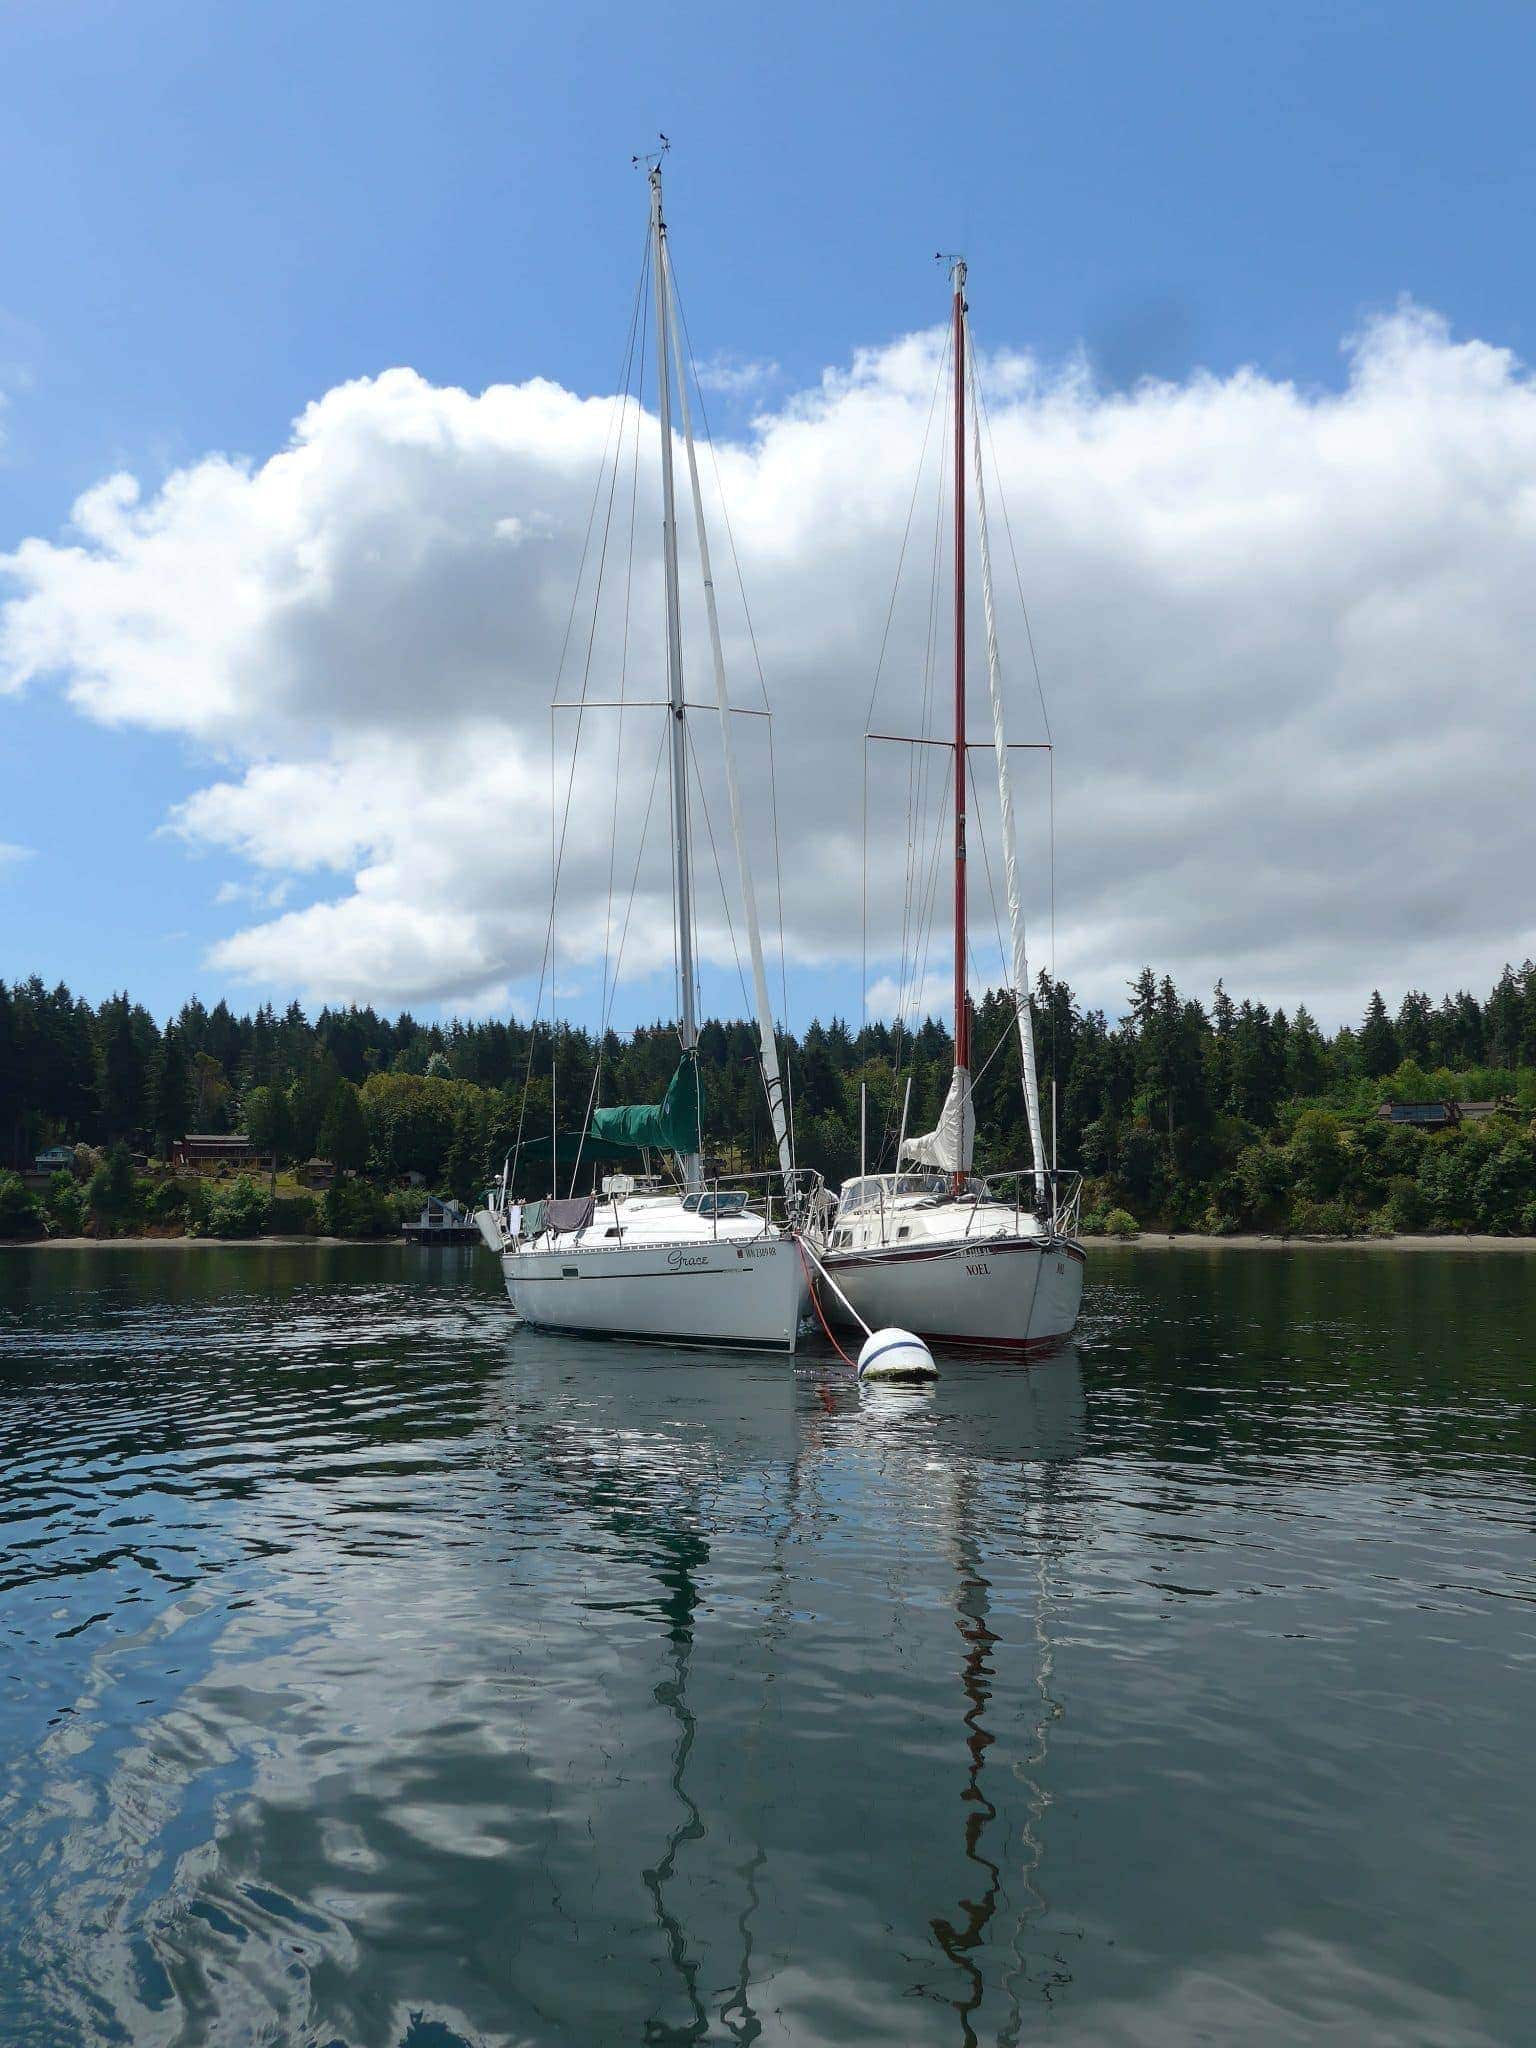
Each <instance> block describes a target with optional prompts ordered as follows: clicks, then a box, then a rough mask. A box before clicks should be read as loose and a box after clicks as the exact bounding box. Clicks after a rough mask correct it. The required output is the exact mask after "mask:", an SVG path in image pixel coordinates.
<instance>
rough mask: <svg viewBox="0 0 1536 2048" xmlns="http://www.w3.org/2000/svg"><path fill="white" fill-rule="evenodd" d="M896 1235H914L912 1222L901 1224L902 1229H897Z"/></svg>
mask: <svg viewBox="0 0 1536 2048" xmlns="http://www.w3.org/2000/svg"><path fill="white" fill-rule="evenodd" d="M896 1235H897V1236H898V1237H910V1236H911V1235H912V1226H911V1224H910V1223H903V1225H902V1226H901V1228H900V1230H898V1231H897V1233H896Z"/></svg>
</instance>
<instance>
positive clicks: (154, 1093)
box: [149, 1024, 192, 1159]
mask: <svg viewBox="0 0 1536 2048" xmlns="http://www.w3.org/2000/svg"><path fill="white" fill-rule="evenodd" d="M191 1121H192V1076H191V1074H190V1073H189V1071H188V1068H187V1056H186V1052H185V1050H184V1049H183V1046H182V1042H181V1033H180V1032H179V1031H178V1030H177V1029H176V1026H175V1025H174V1024H167V1025H166V1027H165V1035H164V1037H163V1038H162V1039H161V1041H160V1057H159V1059H158V1060H157V1061H156V1064H155V1075H154V1086H153V1088H152V1090H151V1094H150V1116H149V1126H150V1131H151V1133H152V1134H153V1137H154V1141H155V1143H156V1145H157V1146H158V1147H159V1150H160V1156H161V1158H162V1159H168V1158H169V1157H170V1153H171V1147H172V1146H173V1145H174V1144H175V1143H176V1142H177V1140H178V1139H180V1138H184V1137H185V1136H186V1135H187V1130H188V1127H189V1125H190V1123H191Z"/></svg>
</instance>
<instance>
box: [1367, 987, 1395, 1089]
mask: <svg viewBox="0 0 1536 2048" xmlns="http://www.w3.org/2000/svg"><path fill="white" fill-rule="evenodd" d="M1402 1057H1403V1056H1402V1053H1401V1051H1400V1050H1399V1048H1398V1043H1397V1033H1396V1031H1394V1030H1393V1028H1392V1019H1391V1018H1390V1017H1389V1016H1388V1015H1387V1006H1386V1004H1385V1003H1384V1002H1383V1001H1382V999H1381V990H1380V989H1379V988H1373V989H1372V990H1371V1000H1370V1001H1369V1002H1368V1003H1367V1004H1366V1006H1365V1017H1364V1020H1363V1021H1362V1023H1361V1026H1360V1037H1359V1059H1360V1071H1361V1073H1362V1074H1364V1075H1365V1077H1366V1079H1367V1080H1369V1081H1379V1080H1380V1079H1381V1078H1382V1076H1383V1075H1385V1074H1390V1073H1393V1072H1394V1071H1395V1070H1396V1068H1397V1067H1398V1066H1399V1065H1400V1063H1401V1061H1402Z"/></svg>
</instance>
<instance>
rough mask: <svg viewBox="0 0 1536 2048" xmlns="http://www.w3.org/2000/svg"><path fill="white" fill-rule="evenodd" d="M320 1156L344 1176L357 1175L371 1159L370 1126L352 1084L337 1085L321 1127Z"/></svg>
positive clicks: (347, 1082)
mask: <svg viewBox="0 0 1536 2048" xmlns="http://www.w3.org/2000/svg"><path fill="white" fill-rule="evenodd" d="M320 1155H321V1157H322V1158H324V1159H329V1160H330V1161H331V1162H332V1164H333V1165H334V1166H335V1167H336V1168H337V1170H338V1172H341V1173H356V1172H357V1171H358V1170H359V1168H360V1167H361V1166H362V1164H363V1162H364V1160H365V1159H366V1158H367V1157H368V1124H367V1120H366V1118H365V1117H364V1115H363V1104H362V1098H361V1097H360V1096H359V1094H358V1092H357V1090H356V1089H355V1088H354V1087H353V1085H352V1083H351V1082H350V1081H338V1082H337V1084H336V1086H335V1088H334V1089H333V1090H332V1091H331V1100H330V1105H329V1107H328V1108H327V1110H326V1112H325V1118H324V1121H323V1122H322V1123H321V1125H320Z"/></svg>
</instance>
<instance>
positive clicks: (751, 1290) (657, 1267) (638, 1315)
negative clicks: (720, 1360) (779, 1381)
mask: <svg viewBox="0 0 1536 2048" xmlns="http://www.w3.org/2000/svg"><path fill="white" fill-rule="evenodd" d="M501 1270H502V1273H503V1275H504V1276H505V1279H506V1284H507V1294H508V1296H509V1298H510V1299H511V1302H512V1306H513V1307H514V1308H515V1309H516V1310H517V1312H518V1314H519V1315H520V1316H521V1317H522V1318H523V1320H524V1321H525V1322H528V1323H533V1324H536V1325H537V1326H538V1327H540V1328H541V1329H546V1330H566V1331H572V1332H580V1333H585V1334H588V1335H592V1336H601V1337H629V1338H638V1339H640V1340H641V1341H642V1342H647V1343H672V1344H709V1345H738V1346H740V1347H742V1348H744V1349H750V1350H755V1351H787V1352H792V1351H793V1350H794V1349H795V1346H796V1344H797V1342H798V1341H799V1335H800V1324H801V1320H802V1318H803V1317H804V1316H805V1314H806V1312H807V1310H808V1309H809V1306H810V1289H809V1286H808V1283H807V1281H806V1276H805V1267H804V1265H803V1263H802V1261H801V1258H800V1254H799V1251H798V1250H797V1248H796V1246H795V1244H794V1243H793V1241H792V1240H790V1239H789V1238H756V1239H752V1240H749V1241H747V1242H745V1243H740V1242H737V1243H733V1242H731V1241H730V1240H728V1239H722V1240H720V1241H719V1242H707V1241H706V1242H702V1243H697V1242H696V1243H692V1244H681V1245H677V1244H674V1245H654V1246H652V1245H644V1246H638V1245H637V1246H625V1247H623V1248H620V1247H617V1246H613V1247H609V1248H607V1249H604V1248H603V1247H602V1246H601V1245H592V1246H590V1247H587V1246H582V1245H577V1246H575V1247H573V1248H570V1249H565V1250H559V1249H557V1250H554V1251H519V1252H510V1251H509V1252H504V1253H503V1254H502V1260H501Z"/></svg>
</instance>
